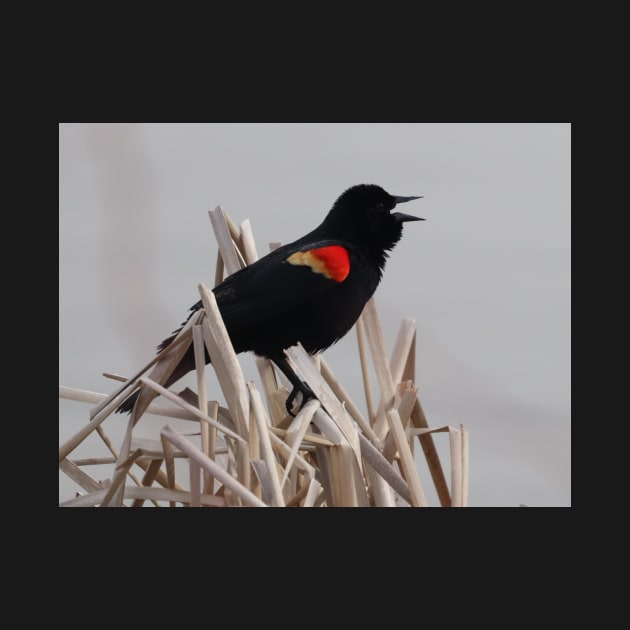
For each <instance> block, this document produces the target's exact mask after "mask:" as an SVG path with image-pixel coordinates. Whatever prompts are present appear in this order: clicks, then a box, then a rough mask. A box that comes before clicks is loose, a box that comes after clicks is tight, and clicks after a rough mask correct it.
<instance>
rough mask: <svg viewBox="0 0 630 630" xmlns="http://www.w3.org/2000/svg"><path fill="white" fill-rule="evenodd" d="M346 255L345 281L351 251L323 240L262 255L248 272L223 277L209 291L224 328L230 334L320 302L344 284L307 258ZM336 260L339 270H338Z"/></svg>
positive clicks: (338, 273) (323, 265)
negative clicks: (214, 299) (319, 253)
mask: <svg viewBox="0 0 630 630" xmlns="http://www.w3.org/2000/svg"><path fill="white" fill-rule="evenodd" d="M329 248H340V249H343V250H344V251H345V252H346V254H345V255H346V256H347V259H348V260H347V265H348V267H347V273H346V276H347V275H349V272H350V265H351V262H350V261H351V259H352V247H351V246H350V245H349V244H347V243H341V242H339V241H332V240H323V241H311V242H308V243H301V244H297V243H296V244H291V245H287V246H284V247H280V248H278V249H277V250H275V251H273V252H271V253H270V254H267V256H264V257H263V258H261V259H259V260H258V261H256V262H255V263H253V264H252V265H250V266H249V267H245V268H244V269H241V270H240V271H238V272H236V273H234V274H232V275H231V276H228V277H227V278H226V279H225V280H224V281H223V282H222V283H221V284H219V285H218V286H217V287H215V289H214V293H215V295H216V298H217V304H218V305H219V309H220V311H221V315H222V317H223V320H224V321H225V324H226V327H227V328H228V330H230V331H236V330H239V329H242V328H245V327H251V326H255V325H256V323H257V322H259V323H264V322H266V321H269V320H270V319H276V318H279V317H285V316H287V315H290V314H291V312H293V311H295V310H296V309H301V308H303V307H304V306H305V305H307V304H309V303H311V302H315V301H320V300H322V299H326V297H327V296H328V295H332V293H333V292H335V291H336V290H337V289H338V288H339V286H340V285H341V284H342V283H343V281H344V280H345V277H344V278H343V279H341V278H342V276H344V271H343V269H341V270H338V269H332V272H331V269H330V267H331V265H330V261H329V262H328V266H327V263H326V261H325V260H322V259H321V258H317V256H315V255H313V254H312V253H311V252H323V253H324V254H325V253H330V252H333V251H334V252H337V251H338V250H332V249H329ZM343 265H344V261H343V260H342V261H341V263H340V266H341V267H343Z"/></svg>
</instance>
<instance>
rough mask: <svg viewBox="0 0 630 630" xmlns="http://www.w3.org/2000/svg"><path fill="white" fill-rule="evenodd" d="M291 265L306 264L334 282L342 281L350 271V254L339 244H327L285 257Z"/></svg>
mask: <svg viewBox="0 0 630 630" xmlns="http://www.w3.org/2000/svg"><path fill="white" fill-rule="evenodd" d="M287 262H288V263H291V264H292V265H307V266H308V267H310V268H311V269H312V270H313V271H314V272H315V273H321V274H322V275H324V276H326V278H330V279H331V280H334V281H335V282H343V281H344V280H345V279H346V278H347V277H348V274H349V273H350V256H348V250H347V249H346V248H345V247H343V246H341V245H328V247H318V248H317V249H309V250H307V251H305V252H295V254H291V256H289V257H288V258H287Z"/></svg>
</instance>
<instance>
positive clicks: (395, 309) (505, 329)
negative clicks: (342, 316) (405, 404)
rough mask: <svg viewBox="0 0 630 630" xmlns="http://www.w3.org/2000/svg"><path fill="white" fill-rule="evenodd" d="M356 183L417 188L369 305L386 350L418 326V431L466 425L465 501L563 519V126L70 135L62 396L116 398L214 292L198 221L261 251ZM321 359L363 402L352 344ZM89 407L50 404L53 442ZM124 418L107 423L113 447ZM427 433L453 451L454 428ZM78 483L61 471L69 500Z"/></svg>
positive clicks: (62, 230) (567, 298)
mask: <svg viewBox="0 0 630 630" xmlns="http://www.w3.org/2000/svg"><path fill="white" fill-rule="evenodd" d="M359 183H374V184H378V185H380V186H382V187H383V188H385V189H386V190H387V191H388V192H390V193H391V194H395V195H424V199H421V200H418V201H414V202H411V203H409V204H406V205H405V212H408V213H410V214H415V215H417V216H421V217H424V218H426V219H427V220H426V221H425V222H417V223H407V224H405V228H404V233H403V238H402V240H401V241H400V243H399V244H398V245H397V247H396V248H395V249H394V250H393V252H392V255H391V257H390V260H389V261H388V263H387V267H386V269H385V274H384V277H383V281H382V282H381V285H380V286H379V288H378V290H377V292H376V301H377V306H378V309H379V313H380V315H381V320H382V323H383V327H384V333H385V341H386V343H387V346H388V350H389V351H391V349H392V348H393V344H394V340H395V337H396V334H397V331H398V327H399V324H400V321H401V320H402V319H403V318H405V317H412V318H414V319H416V320H417V325H418V332H417V357H416V359H417V381H416V384H417V386H418V387H419V395H420V398H421V401H422V403H423V407H424V410H425V413H426V415H427V418H428V421H429V424H430V425H431V426H432V427H438V426H443V425H453V426H459V425H460V424H464V425H465V426H466V427H467V428H468V431H469V438H470V488H469V504H470V505H471V506H518V505H519V504H526V505H529V506H532V507H535V506H570V505H571V457H570V453H571V426H570V421H571V399H570V386H571V364H570V358H571V237H570V228H571V198H570V185H571V126H570V124H568V123H563V124H556V123H554V124H538V123H536V124H523V123H518V124H506V123H500V124H485V123H484V124H474V123H470V124H469V123H465V124H464V123H453V124H450V123H448V124H447V123H440V124H435V123H426V124H393V123H392V124H349V123H343V124H317V123H311V124H306V123H305V124H65V123H64V124H61V125H60V128H59V372H60V374H59V383H60V385H65V386H69V387H77V388H81V389H87V390H91V391H97V392H103V393H110V392H111V391H113V389H114V388H115V387H116V383H115V382H114V381H112V380H109V379H106V378H104V377H103V376H102V372H114V373H118V374H122V375H124V376H130V375H132V373H135V372H137V371H138V369H140V368H141V367H143V366H144V365H145V364H146V363H147V362H148V361H149V360H150V359H151V358H152V357H153V355H154V351H155V346H156V345H157V344H158V343H159V342H160V341H161V340H162V339H163V338H164V337H166V336H168V334H170V332H171V331H172V330H173V329H175V328H176V327H177V326H179V324H181V322H182V321H183V320H184V319H185V318H186V316H187V311H188V308H189V307H190V306H191V305H192V304H193V303H194V302H196V301H197V300H198V299H199V294H198V290H197V285H198V283H199V282H204V283H206V284H208V285H209V286H212V284H213V278H214V266H215V262H216V252H217V248H216V243H215V241H214V237H213V234H212V230H211V226H210V220H209V217H208V210H211V209H213V208H215V207H216V206H217V205H219V204H221V205H222V206H223V207H224V208H225V209H226V211H227V212H228V213H229V215H230V216H231V217H232V219H233V220H234V221H235V222H236V223H239V222H241V221H243V220H244V219H250V221H251V224H252V229H253V233H254V237H255V239H256V245H257V249H258V254H259V255H262V254H264V253H266V252H267V251H268V244H269V242H271V241H281V242H283V243H288V242H290V241H292V240H294V239H296V238H298V237H300V236H301V235H303V234H304V233H306V232H307V231H310V230H311V229H313V228H314V227H316V226H317V225H318V224H319V223H320V222H321V220H322V219H323V217H324V215H325V214H326V213H327V212H328V210H329V209H330V207H331V205H332V203H333V202H334V201H335V199H336V198H337V197H338V195H339V194H340V193H341V192H343V191H344V190H345V189H346V188H348V187H350V186H352V185H354V184H359ZM325 356H326V358H327V361H328V362H329V364H330V365H331V366H332V368H333V370H334V371H335V372H336V374H337V375H338V376H339V377H340V379H341V381H342V382H343V383H344V385H345V387H346V389H347V390H348V391H349V393H350V395H351V397H352V398H353V400H354V401H355V402H356V403H357V404H359V406H360V407H361V408H362V409H365V405H364V402H363V398H362V391H363V388H362V382H361V374H360V369H359V362H358V359H357V344H356V335H355V333H354V331H352V332H351V333H349V334H348V335H347V337H346V338H344V339H343V340H341V341H340V342H339V343H338V344H337V345H336V346H334V347H333V348H331V349H329V350H328V351H327V352H326V353H325ZM241 358H242V361H241V363H242V365H243V370H244V374H245V378H247V379H249V378H252V379H254V380H255V381H257V382H258V374H257V372H256V370H255V367H254V364H253V361H252V360H251V357H248V356H245V355H241ZM189 378H190V380H188V379H189ZM181 384H182V386H183V385H186V384H188V385H190V386H191V387H192V386H194V378H192V377H186V379H184V380H183V381H181ZM215 391H217V396H218V395H219V394H220V392H218V390H215ZM90 407H91V405H89V404H85V403H78V402H72V401H66V400H60V403H59V440H60V443H61V442H63V441H65V439H67V438H68V437H69V436H70V435H72V434H73V433H74V432H75V431H76V430H78V428H80V427H81V426H82V425H83V424H85V423H86V422H87V421H88V419H89V409H90ZM125 420H126V416H125V417H124V418H123V416H120V415H116V416H112V417H111V418H110V419H108V420H107V423H106V425H105V426H106V427H107V430H108V432H111V433H112V435H113V438H112V439H113V441H114V443H116V444H117V445H119V443H120V441H118V442H117V441H116V440H117V437H118V436H117V433H116V432H117V430H118V429H120V431H121V432H120V436H122V429H123V428H124V423H125ZM117 422H118V423H119V425H120V426H119V427H116V426H115V425H116V423H117ZM143 422H144V419H143V421H141V423H140V425H139V427H138V429H139V430H140V429H141V425H142V424H143ZM164 424H165V419H164V418H158V417H155V421H154V424H153V425H151V421H147V426H145V427H142V430H141V431H140V432H142V431H146V434H147V436H149V435H150V436H152V437H155V435H156V433H155V432H158V431H159V429H160V428H161V427H162V426H163V425H164ZM173 426H176V427H177V424H176V423H173ZM184 426H185V427H186V429H187V430H191V425H190V423H187V424H184ZM110 427H111V429H110ZM152 432H153V434H152ZM114 438H116V439H114ZM120 439H122V437H121V438H120ZM435 440H436V442H442V441H444V445H443V446H440V452H441V453H442V452H443V453H445V456H446V457H448V446H447V437H446V434H438V435H436V436H435ZM96 444H97V442H96V441H89V440H88V441H86V443H85V444H84V445H82V446H81V447H80V448H79V449H77V451H75V453H74V456H81V457H87V456H94V455H95V454H96V453H95V452H94V451H95V449H96V448H97V447H96V446H95V445H96ZM99 449H100V447H99ZM417 450H420V449H417ZM99 454H101V455H102V454H104V453H101V452H100V450H99ZM447 463H448V459H446V461H445V467H446V468H447V466H446V464H447ZM90 472H91V473H92V474H93V475H94V476H95V477H97V478H99V477H98V473H97V472H94V471H90ZM422 474H423V470H422V466H421V475H422ZM422 480H423V483H424V485H425V488H428V487H430V486H431V481H430V479H429V478H427V477H426V475H424V476H423V477H422ZM77 489H78V487H77V486H75V485H74V484H73V483H72V482H70V481H69V480H68V478H67V477H66V476H65V475H63V474H60V482H59V498H60V500H65V499H68V498H71V497H72V496H73V495H74V493H75V491H76V490H77ZM427 497H428V498H429V501H430V503H431V504H433V505H437V501H435V500H433V501H432V495H431V492H430V491H427Z"/></svg>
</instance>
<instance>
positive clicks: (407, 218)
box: [392, 196, 424, 223]
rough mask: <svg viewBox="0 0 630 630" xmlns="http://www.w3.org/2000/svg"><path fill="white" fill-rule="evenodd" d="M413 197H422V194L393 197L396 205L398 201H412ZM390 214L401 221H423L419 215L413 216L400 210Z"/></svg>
mask: <svg viewBox="0 0 630 630" xmlns="http://www.w3.org/2000/svg"><path fill="white" fill-rule="evenodd" d="M414 199H422V196H420V197H394V201H395V202H396V205H398V204H399V203H406V202H407V201H413V200H414ZM392 216H394V217H396V219H397V220H398V221H400V222H401V223H403V222H404V221H424V219H422V218H421V217H414V216H413V215H411V214H403V213H402V212H394V213H393V214H392Z"/></svg>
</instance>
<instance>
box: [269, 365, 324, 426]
mask: <svg viewBox="0 0 630 630" xmlns="http://www.w3.org/2000/svg"><path fill="white" fill-rule="evenodd" d="M273 362H274V363H275V364H276V365H277V366H278V367H279V368H280V369H281V370H282V373H283V374H284V375H285V376H286V377H287V378H288V379H289V382H290V383H291V385H293V389H292V390H291V393H290V394H289V397H288V398H287V401H286V403H285V406H286V408H287V411H288V412H289V415H291V416H294V417H295V415H296V414H295V413H293V411H292V408H293V401H294V400H295V398H296V396H297V395H298V393H300V394H302V400H301V402H300V406H299V408H298V412H299V411H300V410H301V409H302V407H304V405H305V404H306V403H307V401H308V400H310V399H311V398H315V397H316V396H315V394H314V393H313V391H312V390H311V388H310V387H309V386H308V385H307V384H306V383H305V382H304V381H302V380H301V379H300V378H299V377H298V375H297V374H296V373H295V372H294V371H293V370H292V369H291V366H290V365H289V363H288V361H287V360H286V359H285V358H284V357H282V358H274V359H273ZM296 413H297V412H296Z"/></svg>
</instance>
